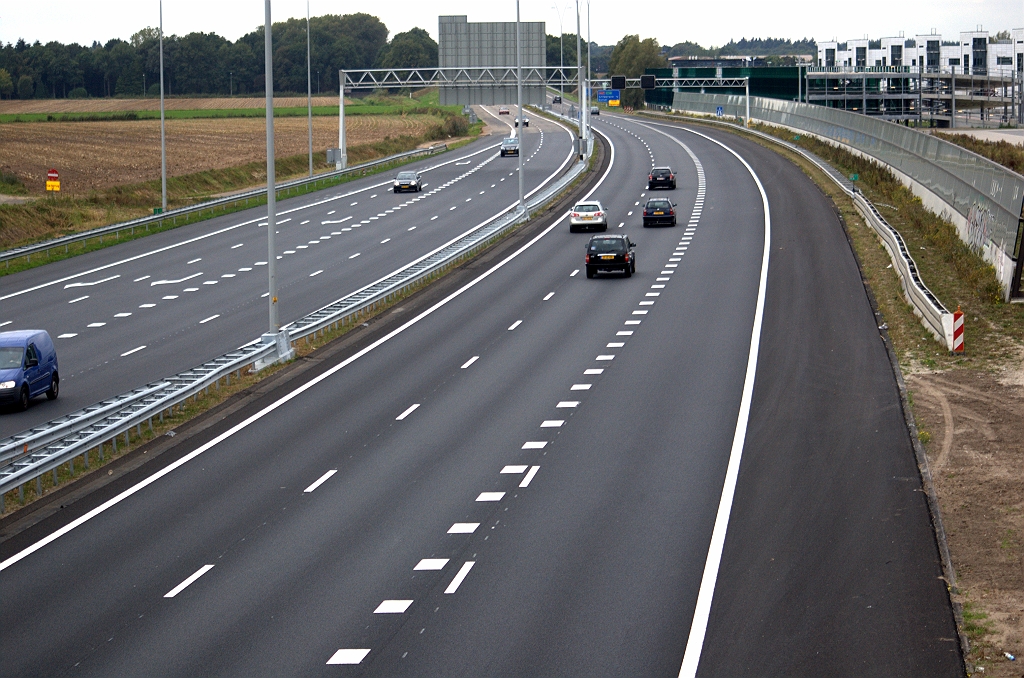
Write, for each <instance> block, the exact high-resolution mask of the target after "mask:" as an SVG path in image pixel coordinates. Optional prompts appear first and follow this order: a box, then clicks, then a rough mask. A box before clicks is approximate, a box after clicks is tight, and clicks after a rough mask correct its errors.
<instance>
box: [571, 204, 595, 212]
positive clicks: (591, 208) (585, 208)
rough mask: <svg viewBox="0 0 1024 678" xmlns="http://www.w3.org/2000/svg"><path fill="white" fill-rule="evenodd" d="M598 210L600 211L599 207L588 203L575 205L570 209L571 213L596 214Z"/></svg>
mask: <svg viewBox="0 0 1024 678" xmlns="http://www.w3.org/2000/svg"><path fill="white" fill-rule="evenodd" d="M600 209H601V206H600V205H597V204H595V203H589V204H588V203H583V204H581V205H576V207H574V208H572V211H573V212H598V211H600Z"/></svg>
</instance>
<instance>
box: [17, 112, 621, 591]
mask: <svg viewBox="0 0 1024 678" xmlns="http://www.w3.org/2000/svg"><path fill="white" fill-rule="evenodd" d="M598 133H599V134H601V133H600V132H598ZM601 136H603V137H605V139H606V140H607V141H608V146H609V148H610V149H611V155H610V158H609V160H608V168H607V169H606V170H605V173H604V174H602V175H601V178H600V179H598V180H597V183H596V184H594V188H592V189H591V190H590V192H589V193H587V195H585V196H584V197H583V200H586V199H588V198H589V197H590V196H591V195H593V194H594V192H595V191H597V189H598V188H600V187H601V185H602V184H603V183H604V181H605V179H607V178H608V174H609V173H610V172H611V170H612V167H614V166H615V144H613V143H612V141H611V139H609V138H608V137H607V136H606V135H604V134H601ZM568 214H569V212H568V211H566V212H564V213H563V214H562V216H561V217H560V218H558V219H556V220H555V221H554V222H552V224H551V225H550V226H548V227H547V228H545V229H544V230H543V231H541V232H540V233H538V234H537V235H535V236H534V237H533V238H531V239H530V240H529V241H527V242H526V243H525V244H524V245H523V246H522V247H520V248H519V249H517V250H516V251H515V252H513V253H512V254H510V255H508V256H507V257H505V258H504V259H502V260H501V261H499V262H498V263H497V264H495V265H494V266H492V267H491V268H489V269H488V270H486V271H484V272H483V273H481V274H480V275H479V276H477V277H476V278H474V279H473V280H470V281H469V282H468V283H466V284H465V285H463V286H462V287H460V288H459V289H457V290H455V291H454V292H452V293H451V294H449V295H448V296H447V297H445V298H444V299H441V300H440V301H438V302H437V303H436V304H434V305H433V306H431V307H430V308H428V309H427V310H425V311H423V312H422V313H420V314H419V315H417V316H416V317H414V318H411V319H410V320H408V321H406V322H405V324H403V325H401V326H399V327H396V328H395V329H394V330H392V331H391V332H388V333H387V334H386V335H384V336H383V337H381V338H380V339H377V340H376V341H374V342H373V343H372V344H370V345H368V346H366V347H365V348H363V349H361V350H360V351H357V352H356V353H354V354H352V355H351V356H349V357H348V358H346V359H345V360H343V361H341V362H340V363H338V364H337V365H335V366H334V367H332V368H331V369H329V370H327V371H326V372H324V373H322V374H320V375H319V376H317V377H315V378H314V379H311V380H310V381H307V382H306V383H305V384H302V385H301V386H298V387H297V388H296V389H295V390H294V391H292V392H290V393H287V394H285V395H284V396H281V397H280V398H278V399H277V400H275V401H274V402H272V403H270V404H269V405H267V406H266V407H264V408H263V409H262V410H260V411H259V412H256V413H254V414H252V415H250V416H249V417H247V418H245V419H244V420H242V421H240V422H239V423H237V424H235V425H234V426H232V427H231V428H229V429H228V430H227V431H224V432H223V433H221V434H220V435H218V436H217V437H215V438H214V439H212V440H210V441H208V442H206V443H204V444H203V445H200V446H199V447H197V448H196V449H195V450H193V451H192V452H189V453H188V454H186V455H185V456H183V457H181V458H180V459H178V460H177V461H175V462H174V463H172V464H168V465H167V466H165V467H164V468H162V469H160V470H159V471H157V472H156V473H154V474H153V475H151V476H149V477H148V478H145V479H143V480H140V481H139V482H138V483H136V484H135V485H132V486H131V487H129V488H128V489H126V490H124V491H123V492H121V493H120V494H118V495H116V496H114V497H111V498H110V499H108V500H107V501H105V502H103V503H102V504H100V505H99V506H97V507H96V508H94V509H92V510H91V511H89V512H88V513H85V514H84V515H82V516H79V517H78V518H76V519H75V520H73V521H71V522H70V523H68V524H67V525H65V526H64V527H62V528H60V529H58V530H56V531H54V532H52V533H50V534H48V535H47V536H45V537H43V538H42V539H40V540H39V541H37V542H35V543H34V544H32V545H31V546H27V547H25V548H24V549H22V550H21V551H19V552H17V553H15V554H14V555H12V556H10V557H9V558H8V559H7V560H5V561H3V562H2V563H0V572H3V571H4V570H6V569H7V568H9V567H10V566H11V565H14V564H15V563H17V562H18V561H20V560H22V559H23V558H25V557H27V556H29V555H31V554H33V553H35V552H36V551H38V550H39V549H41V548H43V547H44V546H46V545H47V544H50V543H52V542H54V541H56V540H57V539H60V538H61V537H63V536H64V535H65V534H67V533H68V532H70V531H71V530H73V529H75V528H76V527H79V526H80V525H83V524H85V523H87V522H88V521H90V520H92V519H93V518H95V517H96V516H98V515H99V514H101V513H103V512H104V511H106V510H107V509H109V508H110V507H112V506H115V505H117V504H119V503H121V502H122V501H124V500H125V499H127V498H128V497H130V496H132V495H133V494H135V493H136V492H139V491H140V490H142V489H144V488H146V487H148V486H149V485H151V484H153V483H155V482H156V481H157V480H160V479H161V478H163V477H164V476H165V475H167V474H169V473H171V472H172V471H175V470H176V469H178V468H179V467H181V466H184V465H185V464H187V463H188V462H190V461H192V460H193V459H195V458H196V457H198V456H199V455H201V454H202V453H203V452H206V451H207V450H209V449H210V448H212V447H214V446H216V445H218V444H220V443H221V442H223V441H224V440H227V439H228V438H230V437H231V436H233V435H235V434H236V433H238V432H239V431H241V430H242V429H244V428H247V427H248V426H249V425H250V424H252V423H253V422H255V421H258V420H260V419H262V418H263V417H265V416H266V415H268V414H270V413H271V412H273V411H274V410H276V409H277V408H279V407H281V406H282V405H284V404H286V403H288V402H290V401H291V400H293V399H294V398H297V397H299V396H300V395H302V394H303V393H305V392H306V391H308V390H310V389H311V388H313V387H315V386H317V385H318V384H319V383H320V382H322V381H324V380H325V379H329V378H330V377H332V376H334V374H335V373H337V372H340V371H341V370H343V369H345V368H346V367H348V366H349V365H351V364H352V363H354V362H355V361H356V360H359V359H360V358H362V357H363V356H364V355H366V354H367V353H369V352H370V351H373V350H374V349H376V348H377V347H378V346H380V345H382V344H385V343H387V342H388V341H390V340H391V339H393V338H394V337H396V336H398V335H399V334H401V333H402V332H404V331H406V330H407V329H409V328H410V327H412V326H413V325H416V324H417V323H419V322H420V321H421V320H423V319H424V318H426V317H428V316H430V315H431V314H433V313H434V312H435V311H437V310H438V309H440V308H442V307H444V306H446V305H447V304H448V303H449V302H451V301H452V300H454V299H456V298H458V297H460V296H462V295H463V294H464V293H466V292H467V291H469V290H470V289H472V288H473V287H476V286H477V285H478V284H479V283H481V282H483V281H484V280H486V279H487V278H489V277H491V276H492V275H493V274H494V273H496V272H498V271H499V270H501V269H502V268H504V266H505V265H506V264H508V263H509V262H510V261H512V260H513V259H515V258H517V257H518V256H519V255H520V254H522V253H523V252H525V251H526V250H528V249H529V248H531V247H533V245H535V244H536V243H538V242H539V241H540V240H541V238H543V237H544V236H546V235H547V234H548V233H550V232H551V231H553V230H555V228H557V227H558V225H559V224H561V223H562V222H563V221H564V220H565V217H566V216H567V215H568Z"/></svg>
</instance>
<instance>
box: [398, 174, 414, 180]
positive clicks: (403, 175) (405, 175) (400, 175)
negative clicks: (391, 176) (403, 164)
mask: <svg viewBox="0 0 1024 678" xmlns="http://www.w3.org/2000/svg"><path fill="white" fill-rule="evenodd" d="M398 178H399V179H415V178H416V173H415V172H399V173H398Z"/></svg>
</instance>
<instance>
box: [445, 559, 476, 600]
mask: <svg viewBox="0 0 1024 678" xmlns="http://www.w3.org/2000/svg"><path fill="white" fill-rule="evenodd" d="M475 564H476V562H475V561H472V560H467V561H466V562H465V563H463V564H462V567H460V568H459V573H458V574H456V575H455V578H454V579H452V583H451V584H448V588H446V589H445V590H444V592H445V593H455V592H456V591H458V590H459V586H461V585H462V581H463V580H464V579H465V578H466V575H467V574H469V571H470V570H472V569H473V565H475Z"/></svg>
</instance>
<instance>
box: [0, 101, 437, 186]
mask: <svg viewBox="0 0 1024 678" xmlns="http://www.w3.org/2000/svg"><path fill="white" fill-rule="evenodd" d="M210 101H214V100H210ZM26 103H31V102H26ZM437 123H438V118H436V117H434V116H430V115H405V116H398V115H389V116H376V115H362V116H352V117H351V118H348V119H347V120H346V127H345V132H346V136H347V141H348V145H349V146H357V145H359V144H365V143H371V142H376V141H380V140H382V139H384V138H385V137H392V138H394V137H399V136H414V137H419V136H421V135H423V134H424V133H425V132H426V131H427V130H428V129H429V128H430V127H432V126H434V125H436V124H437ZM274 134H275V138H274V141H275V144H274V148H275V153H276V154H277V156H278V157H286V156H291V155H299V154H302V153H305V152H306V150H307V148H308V138H307V123H306V119H305V118H278V119H277V120H275V121H274ZM0 144H2V146H3V149H4V152H3V156H2V159H0V170H2V171H5V172H11V173H13V174H15V175H16V176H17V177H18V179H19V180H20V181H21V182H22V183H23V184H24V185H25V187H26V188H27V189H28V190H29V192H30V193H34V194H43V193H45V181H46V172H47V170H48V169H50V168H51V167H52V168H56V169H57V170H58V171H59V172H60V175H61V182H62V191H63V192H64V193H65V194H66V195H67V194H70V195H71V196H76V195H78V196H82V195H86V194H88V192H89V191H91V190H93V189H104V188H109V187H112V186H119V185H123V184H133V183H138V182H141V181H148V180H153V179H159V178H160V123H159V121H152V120H137V121H125V122H108V121H104V122H74V123H59V122H54V123H46V124H38V123H9V124H5V125H3V126H0ZM337 144H338V121H337V119H335V118H313V149H314V150H315V151H322V150H323V149H325V148H329V147H334V146H337ZM265 149H266V124H265V122H264V120H262V119H260V118H223V119H222V118H206V119H199V120H168V121H167V173H168V175H169V176H180V175H183V174H191V173H194V172H202V171H206V170H211V169H222V168H226V167H234V166H237V165H242V164H245V163H248V162H257V161H264V162H265V161H266V152H265Z"/></svg>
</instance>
